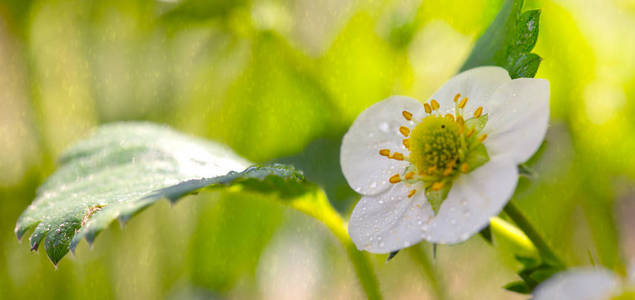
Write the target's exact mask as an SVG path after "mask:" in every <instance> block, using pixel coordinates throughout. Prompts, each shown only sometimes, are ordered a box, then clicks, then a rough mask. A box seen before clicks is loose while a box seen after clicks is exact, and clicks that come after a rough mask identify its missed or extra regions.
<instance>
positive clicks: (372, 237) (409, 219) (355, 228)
mask: <svg viewBox="0 0 635 300" xmlns="http://www.w3.org/2000/svg"><path fill="white" fill-rule="evenodd" d="M413 188H415V187H414V186H408V185H407V184H405V183H398V184H395V185H393V186H392V187H391V188H390V189H389V190H387V191H385V192H384V193H381V194H379V195H375V196H364V197H362V199H361V200H359V202H358V203H357V205H356V206H355V209H353V214H352V215H351V219H350V222H349V225H348V233H349V235H350V236H351V239H352V240H353V242H354V243H355V245H356V246H357V248H358V249H360V250H366V251H369V252H373V253H388V252H392V251H395V250H398V249H401V248H405V247H408V246H410V245H414V244H416V243H418V242H419V241H421V240H422V239H423V236H422V231H421V228H422V227H425V226H427V225H426V224H425V222H424V221H425V220H428V219H430V217H431V216H432V215H433V212H432V209H431V207H430V204H428V202H427V201H426V198H425V196H424V194H423V192H420V193H417V195H416V196H415V197H412V198H408V192H409V191H410V190H411V189H413Z"/></svg>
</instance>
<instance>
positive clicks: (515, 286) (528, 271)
mask: <svg viewBox="0 0 635 300" xmlns="http://www.w3.org/2000/svg"><path fill="white" fill-rule="evenodd" d="M516 260H517V261H518V262H520V263H521V264H522V266H523V267H522V269H521V270H520V271H519V272H518V276H520V278H521V279H522V281H514V282H510V283H508V284H506V285H505V286H504V287H503V288H505V289H507V290H509V291H512V292H516V293H521V294H530V293H531V292H532V291H533V290H534V289H535V288H536V287H537V286H538V285H539V284H540V283H541V282H543V281H545V280H547V279H549V277H551V276H552V275H553V274H556V273H558V272H560V271H562V270H563V267H562V266H557V265H553V264H550V263H545V262H541V261H540V260H539V259H537V258H534V257H526V256H521V255H516Z"/></svg>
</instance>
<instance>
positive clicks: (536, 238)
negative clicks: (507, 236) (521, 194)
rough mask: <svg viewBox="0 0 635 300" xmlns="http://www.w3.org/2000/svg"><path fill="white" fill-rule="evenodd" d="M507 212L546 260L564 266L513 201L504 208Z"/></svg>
mask: <svg viewBox="0 0 635 300" xmlns="http://www.w3.org/2000/svg"><path fill="white" fill-rule="evenodd" d="M504 211H505V213H506V214H507V216H509V218H510V219H512V221H514V223H516V226H518V227H519V228H520V229H521V230H522V231H523V232H524V233H525V235H527V237H528V238H529V240H531V242H532V243H533V245H534V246H535V247H536V249H537V250H538V253H540V255H541V257H542V258H544V259H545V260H547V261H549V262H551V263H553V264H555V265H557V266H560V267H564V266H565V264H564V262H563V261H562V260H561V259H560V258H559V257H558V256H557V255H556V253H555V252H554V251H553V250H551V248H550V247H549V245H548V244H547V242H546V241H545V240H544V239H543V238H542V236H540V234H539V233H538V231H537V230H536V229H535V228H534V227H533V226H532V225H531V223H530V222H529V220H528V219H527V217H525V215H523V213H522V212H521V211H520V209H518V207H517V206H516V205H515V204H514V203H513V202H512V201H509V202H508V203H507V205H506V206H505V208H504Z"/></svg>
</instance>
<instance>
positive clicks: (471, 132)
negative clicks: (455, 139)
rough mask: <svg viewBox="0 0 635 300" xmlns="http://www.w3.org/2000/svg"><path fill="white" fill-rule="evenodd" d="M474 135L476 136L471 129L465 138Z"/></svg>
mask: <svg viewBox="0 0 635 300" xmlns="http://www.w3.org/2000/svg"><path fill="white" fill-rule="evenodd" d="M472 134H474V128H472V129H470V131H468V132H467V134H466V135H465V136H466V137H470V136H471V135H472Z"/></svg>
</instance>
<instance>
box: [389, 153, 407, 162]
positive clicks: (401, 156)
mask: <svg viewBox="0 0 635 300" xmlns="http://www.w3.org/2000/svg"><path fill="white" fill-rule="evenodd" d="M389 158H392V159H395V160H403V159H404V157H403V154H401V153H399V152H395V153H393V154H392V156H390V157H389Z"/></svg>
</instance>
